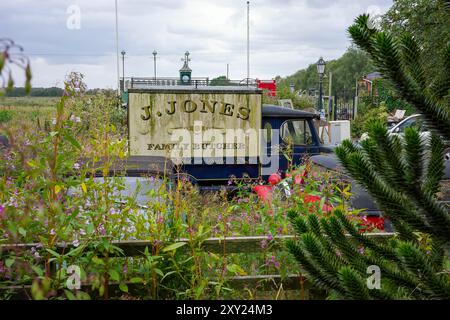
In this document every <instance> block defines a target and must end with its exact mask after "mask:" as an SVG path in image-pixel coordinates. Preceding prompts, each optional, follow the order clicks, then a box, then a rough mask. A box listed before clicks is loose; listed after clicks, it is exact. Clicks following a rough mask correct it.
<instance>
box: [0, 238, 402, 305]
mask: <svg viewBox="0 0 450 320" xmlns="http://www.w3.org/2000/svg"><path fill="white" fill-rule="evenodd" d="M393 235H394V233H384V232H383V233H371V234H368V236H369V237H371V238H377V239H380V240H382V239H388V238H391V237H392V236H393ZM295 238H296V236H291V235H285V236H276V237H274V238H273V239H272V240H271V242H270V248H269V249H264V248H262V246H261V242H262V241H264V240H265V241H267V240H268V238H267V237H264V236H253V237H228V238H208V239H206V240H204V241H203V242H202V243H201V246H200V248H201V250H203V251H205V252H212V253H215V254H218V255H224V254H249V253H264V252H270V251H274V250H282V249H283V246H284V242H285V241H286V240H288V239H295ZM176 242H189V240H188V239H179V240H177V241H176ZM112 244H113V245H114V246H116V247H118V248H120V249H121V250H122V253H118V252H117V253H113V254H109V257H114V256H116V257H139V256H143V255H144V252H145V249H146V248H148V252H153V250H154V248H155V244H154V243H153V242H151V241H141V240H129V241H112ZM36 246H37V244H35V243H28V244H4V245H0V256H1V255H3V254H10V253H13V252H22V251H24V250H31V248H33V247H36ZM158 246H159V248H161V247H164V245H163V244H159V245H158ZM186 247H188V246H184V247H181V248H180V249H179V250H182V249H183V248H186ZM74 248H75V247H74V246H73V245H71V244H70V245H68V244H62V243H59V244H57V245H56V248H53V249H55V251H57V252H59V253H61V254H63V253H64V252H69V251H70V250H72V249H74ZM127 284H128V283H127ZM118 285H119V284H118V283H114V282H111V283H110V285H109V290H110V291H111V293H114V292H117V291H118ZM227 285H228V286H229V287H231V288H235V289H242V288H254V289H257V290H260V291H271V290H279V289H280V288H282V289H284V290H302V291H304V292H305V296H304V298H306V299H308V298H314V297H315V298H323V297H324V296H323V292H322V291H321V290H317V289H316V288H314V287H313V286H312V285H311V283H310V282H308V281H307V279H305V278H304V277H303V276H301V275H299V274H291V275H288V276H286V277H281V276H280V275H277V274H274V275H249V276H235V277H228V278H227ZM130 286H131V288H133V286H135V287H138V286H139V285H134V284H131V283H129V287H130ZM141 286H142V285H141ZM83 287H89V285H84V286H83ZM30 289H31V286H30V285H23V286H7V287H0V290H1V291H5V290H12V291H13V297H14V298H27V297H29V292H30Z"/></svg>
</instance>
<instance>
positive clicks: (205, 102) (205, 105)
mask: <svg viewBox="0 0 450 320" xmlns="http://www.w3.org/2000/svg"><path fill="white" fill-rule="evenodd" d="M200 101H201V102H202V103H203V108H202V110H200V112H203V113H207V112H208V111H206V108H208V110H209V112H211V113H214V112H215V111H216V104H217V103H218V102H217V101H211V103H212V105H211V103H210V101H208V100H200Z"/></svg>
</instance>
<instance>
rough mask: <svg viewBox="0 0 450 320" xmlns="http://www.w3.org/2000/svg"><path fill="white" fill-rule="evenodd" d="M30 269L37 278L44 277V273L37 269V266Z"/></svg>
mask: <svg viewBox="0 0 450 320" xmlns="http://www.w3.org/2000/svg"><path fill="white" fill-rule="evenodd" d="M31 269H33V271H34V272H36V273H37V275H38V276H39V277H43V276H44V271H43V270H42V269H41V268H40V267H38V266H31Z"/></svg>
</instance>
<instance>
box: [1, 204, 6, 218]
mask: <svg viewBox="0 0 450 320" xmlns="http://www.w3.org/2000/svg"><path fill="white" fill-rule="evenodd" d="M5 218H6V214H5V207H4V206H2V205H0V219H5Z"/></svg>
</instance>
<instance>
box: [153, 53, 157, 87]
mask: <svg viewBox="0 0 450 320" xmlns="http://www.w3.org/2000/svg"><path fill="white" fill-rule="evenodd" d="M152 54H153V74H154V79H155V82H156V55H157V54H158V52H156V50H153V53H152Z"/></svg>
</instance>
